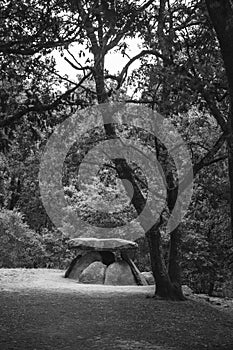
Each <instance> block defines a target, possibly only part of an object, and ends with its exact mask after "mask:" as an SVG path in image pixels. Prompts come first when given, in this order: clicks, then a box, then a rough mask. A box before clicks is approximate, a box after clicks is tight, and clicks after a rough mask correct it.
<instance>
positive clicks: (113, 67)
mask: <svg viewBox="0 0 233 350" xmlns="http://www.w3.org/2000/svg"><path fill="white" fill-rule="evenodd" d="M126 43H127V45H128V49H126V54H127V55H128V56H129V57H127V56H126V55H125V56H124V57H123V55H122V54H121V53H120V52H115V50H111V51H110V53H108V54H107V55H106V59H105V68H106V69H107V70H108V71H109V73H110V74H115V75H117V73H118V72H120V71H121V70H122V68H123V67H124V66H125V65H126V64H127V62H128V61H129V59H130V58H132V57H134V56H135V55H137V54H138V53H139V52H140V51H141V49H140V47H139V46H140V44H141V42H140V40H139V39H136V38H135V39H130V40H129V39H128V40H126ZM80 50H83V51H84V49H83V47H82V46H80V45H73V46H72V47H71V48H70V52H71V53H72V54H73V55H74V57H75V58H76V59H77V61H78V62H79V63H81V64H82V65H84V66H85V65H89V64H88V63H86V64H85V61H86V60H87V58H90V59H91V58H92V56H91V55H90V54H89V53H88V51H86V52H85V57H81V58H79V52H80ZM53 56H54V58H55V59H56V62H57V69H58V71H59V73H60V74H61V75H65V74H66V75H68V77H69V78H70V79H71V80H73V81H75V77H76V75H77V74H80V73H81V71H80V70H76V69H74V68H73V67H72V66H71V65H70V64H69V63H68V62H67V61H66V60H65V58H64V57H67V58H68V59H69V60H70V61H71V62H73V63H74V64H75V61H74V60H73V59H72V57H71V56H70V55H69V53H68V52H65V53H64V56H63V57H62V56H61V53H60V52H58V51H56V50H55V51H54V52H53ZM138 67H139V61H135V62H133V64H132V65H131V66H130V68H129V73H130V72H131V71H132V70H133V69H135V68H138Z"/></svg>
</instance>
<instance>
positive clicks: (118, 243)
mask: <svg viewBox="0 0 233 350" xmlns="http://www.w3.org/2000/svg"><path fill="white" fill-rule="evenodd" d="M68 245H69V247H70V248H78V249H83V250H91V251H110V252H114V251H117V250H118V251H119V250H120V251H122V250H130V249H136V248H137V247H138V244H137V243H136V242H132V241H128V240H125V239H120V238H103V239H98V238H73V239H71V240H69V242H68Z"/></svg>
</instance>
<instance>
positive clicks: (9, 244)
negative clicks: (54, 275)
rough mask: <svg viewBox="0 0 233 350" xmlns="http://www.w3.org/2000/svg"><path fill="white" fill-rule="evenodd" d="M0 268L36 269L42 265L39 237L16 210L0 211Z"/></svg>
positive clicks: (42, 254) (41, 245)
mask: <svg viewBox="0 0 233 350" xmlns="http://www.w3.org/2000/svg"><path fill="white" fill-rule="evenodd" d="M0 230H1V235H0V241H1V244H0V247H1V253H0V256H1V259H0V266H1V267H37V266H39V265H40V264H42V263H43V256H44V247H43V244H42V242H41V239H40V236H39V235H38V234H36V233H35V232H34V231H33V230H31V229H30V228H29V226H28V225H27V224H26V223H25V222H24V220H23V216H22V214H20V213H19V212H17V211H16V210H14V211H10V210H6V209H5V210H2V211H0Z"/></svg>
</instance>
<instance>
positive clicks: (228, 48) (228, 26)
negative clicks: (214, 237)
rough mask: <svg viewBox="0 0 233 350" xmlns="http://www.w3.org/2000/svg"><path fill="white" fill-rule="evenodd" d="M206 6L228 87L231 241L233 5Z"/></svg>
mask: <svg viewBox="0 0 233 350" xmlns="http://www.w3.org/2000/svg"><path fill="white" fill-rule="evenodd" d="M206 6H207V9H208V13H209V16H210V19H211V21H212V23H213V26H214V29H215V31H216V34H217V38H218V41H219V44H220V49H221V53H222V58H223V61H224V65H225V70H226V76H227V81H228V86H229V95H230V109H229V114H228V122H227V126H228V131H229V133H228V135H227V137H226V140H227V148H228V164H229V168H228V171H229V182H230V200H231V234H232V239H233V5H232V1H231V0H224V1H223V0H206Z"/></svg>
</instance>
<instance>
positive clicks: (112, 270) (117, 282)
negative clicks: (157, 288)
mask: <svg viewBox="0 0 233 350" xmlns="http://www.w3.org/2000/svg"><path fill="white" fill-rule="evenodd" d="M104 284H106V285H114V286H127V285H137V283H136V281H135V278H134V275H133V273H132V271H131V268H130V266H129V265H128V263H127V262H126V261H118V262H115V263H113V264H111V265H109V266H108V267H107V269H106V271H105V280H104Z"/></svg>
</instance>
